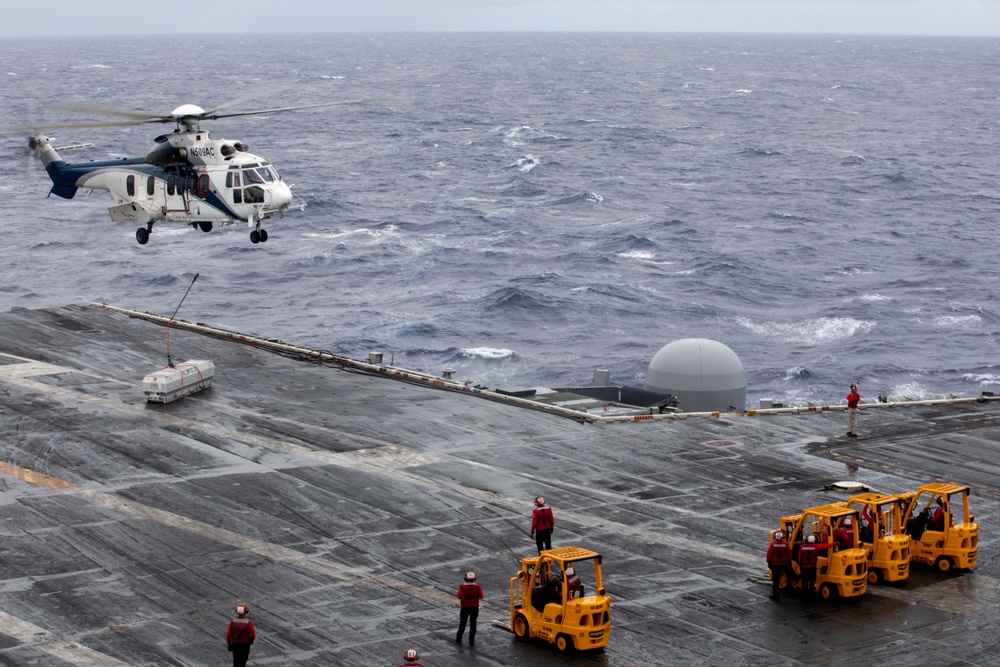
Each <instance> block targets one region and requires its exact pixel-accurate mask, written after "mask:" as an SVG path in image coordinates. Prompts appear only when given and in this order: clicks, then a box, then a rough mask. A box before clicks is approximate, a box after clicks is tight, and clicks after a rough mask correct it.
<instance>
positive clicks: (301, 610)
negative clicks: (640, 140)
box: [0, 307, 1000, 667]
mask: <svg viewBox="0 0 1000 667" xmlns="http://www.w3.org/2000/svg"><path fill="white" fill-rule="evenodd" d="M264 333H266V332H264ZM171 353H172V355H173V357H174V359H175V361H178V360H181V359H185V358H203V359H204V358H208V359H212V360H214V362H215V364H216V367H217V375H216V378H215V386H214V387H213V388H211V389H210V390H207V391H205V392H202V393H199V394H195V395H194V396H191V397H188V398H186V399H183V400H181V401H178V402H176V403H172V404H168V405H153V404H147V403H146V402H145V400H144V398H143V395H142V391H141V386H140V383H141V379H142V377H143V376H144V375H145V374H146V373H148V372H150V371H151V370H155V369H156V368H158V367H160V366H162V365H163V364H164V362H165V355H164V329H163V328H162V327H160V326H156V325H154V324H149V323H147V322H142V321H138V320H131V319H129V318H127V317H124V316H121V315H117V314H113V313H109V312H107V311H102V310H100V309H96V308H90V307H67V308H60V309H51V310H39V311H28V310H17V311H14V312H10V313H4V314H0V462H2V464H3V465H2V466H0V663H3V664H11V665H46V666H61V665H222V664H226V663H227V661H228V660H229V654H228V653H226V650H225V646H224V642H223V636H224V633H225V628H226V623H227V620H228V618H229V614H230V611H231V609H232V606H233V605H234V604H235V603H236V602H238V601H246V602H248V603H249V604H250V606H251V609H252V617H253V619H254V623H255V624H256V627H257V630H258V633H259V636H258V641H257V642H256V644H255V645H254V647H253V650H252V652H251V664H252V665H350V666H357V665H364V666H368V665H398V664H400V663H401V662H403V660H402V655H403V651H404V650H405V649H406V648H407V647H409V646H414V647H416V648H418V650H419V651H420V653H421V662H423V664H425V665H428V666H437V667H440V666H443V665H483V666H492V665H541V666H546V665H567V664H573V665H613V666H631V665H795V664H823V665H907V666H908V667H910V666H913V665H924V664H927V665H929V664H938V665H945V664H956V665H957V664H963V665H964V664H969V665H992V664H1000V650H998V646H997V644H998V638H1000V631H998V630H997V627H996V618H997V617H998V607H1000V596H998V590H997V589H998V585H997V584H998V579H997V577H998V568H997V558H996V557H995V549H996V539H995V537H994V535H995V522H994V519H993V517H994V515H995V514H996V508H997V505H998V498H1000V482H998V477H997V472H998V471H997V467H998V464H997V463H996V461H997V460H998V456H997V453H998V450H1000V447H998V440H1000V428H998V426H1000V407H998V406H997V404H995V403H989V404H965V405H957V406H930V407H914V408H905V409H904V408H901V409H891V410H885V409H883V410H877V411H876V410H872V411H865V410H862V412H861V415H860V431H861V437H860V438H858V439H857V440H856V441H855V440H848V439H847V438H846V437H844V436H843V434H844V432H845V431H846V415H844V414H843V413H842V412H837V413H807V414H802V415H777V416H771V415H768V416H764V415H760V416H752V417H751V416H739V415H731V416H727V415H723V416H721V417H720V418H717V419H687V420H682V421H666V422H652V421H646V422H639V423H633V424H628V423H626V424H606V425H594V424H580V423H577V422H575V421H572V420H568V419H563V418H559V417H555V416H552V415H547V414H543V413H540V412H535V411H531V410H525V409H521V408H517V407H512V406H508V405H501V404H497V403H494V402H490V401H486V400H483V399H481V398H478V397H476V396H474V395H469V394H462V393H452V392H443V391H437V390H434V389H431V388H428V387H419V386H412V385H408V384H404V383H401V382H396V381H393V380H390V379H386V378H381V377H373V376H367V375H363V374H358V373H352V372H347V371H344V370H338V369H335V368H324V367H317V366H313V365H309V364H305V363H302V362H298V361H294V360H291V359H286V358H283V357H280V356H276V355H273V354H269V353H267V352H263V351H260V350H255V349H252V348H248V347H244V346H240V345H236V344H233V343H228V342H225V341H221V340H217V339H211V338H206V337H202V336H198V335H195V334H191V333H187V332H177V331H175V332H172V333H171ZM937 479H943V480H950V481H956V482H961V483H967V484H969V485H971V486H972V487H973V489H974V491H973V494H974V495H973V497H972V500H971V502H972V507H973V510H974V512H975V515H976V518H977V520H979V521H980V523H981V529H980V557H979V563H980V564H979V566H978V567H977V568H976V569H975V570H974V571H972V572H970V573H959V574H950V575H944V574H940V573H937V572H934V571H931V570H928V569H924V568H922V567H920V566H916V567H915V569H914V573H913V575H912V576H911V578H910V580H909V581H908V582H907V583H906V584H905V585H902V586H898V587H871V588H870V589H869V590H870V591H871V592H870V593H869V594H868V595H867V596H866V597H865V598H864V599H861V600H858V601H846V602H845V601H834V602H820V601H816V602H813V603H811V604H807V603H805V602H804V601H802V600H799V599H797V598H794V597H787V598H784V599H782V601H781V602H780V603H775V602H773V601H771V600H770V599H768V597H767V596H768V594H769V592H770V589H769V586H768V585H767V584H766V583H765V582H764V581H762V579H761V577H762V575H764V574H765V566H764V560H763V552H764V549H765V547H766V538H767V529H768V528H770V527H772V526H773V525H774V524H775V523H776V522H777V519H778V517H779V516H780V515H781V514H788V513H792V512H794V511H796V510H799V509H802V508H804V507H807V506H814V505H819V504H822V503H825V502H829V501H831V500H834V499H838V498H841V497H843V495H842V494H838V493H834V492H831V491H823V487H824V486H825V485H827V484H829V483H831V482H834V481H842V480H855V481H860V482H863V483H865V484H868V485H870V486H872V487H874V488H876V489H879V490H882V491H888V492H895V491H901V490H906V489H915V488H916V487H917V486H918V485H919V484H922V483H924V482H927V481H932V480H937ZM537 494H542V495H544V496H545V497H546V498H547V499H548V501H549V503H550V504H551V505H552V506H553V507H554V510H555V515H556V521H557V526H556V531H555V533H554V536H553V544H554V545H555V546H559V545H569V544H575V545H579V546H583V547H586V548H589V549H594V550H596V551H599V552H601V553H602V554H603V555H604V568H605V584H606V586H607V589H608V591H609V593H610V594H611V595H612V596H613V599H614V602H613V608H612V622H613V627H612V635H611V641H610V644H609V646H608V648H607V650H606V652H604V653H600V654H595V655H587V654H577V655H572V656H569V657H565V656H561V655H559V654H557V653H556V652H555V651H554V649H549V648H547V647H545V646H542V645H540V644H537V643H532V642H520V641H517V640H515V638H514V637H513V635H510V634H507V633H505V632H503V631H502V630H500V629H497V628H495V627H491V626H490V624H489V621H490V619H504V620H506V618H507V607H506V598H507V590H508V578H509V577H510V576H511V575H513V574H514V573H515V572H516V570H517V568H518V564H519V559H520V558H521V557H522V556H528V555H533V554H534V553H535V549H534V543H533V541H532V540H531V539H530V538H529V536H528V528H529V517H530V512H531V502H532V499H533V498H534V496H535V495H537ZM469 569H473V570H475V571H476V572H477V574H478V575H479V582H480V583H481V584H482V585H483V587H484V589H485V591H486V597H487V599H486V602H485V606H484V608H483V611H482V613H481V615H480V629H479V636H478V638H477V643H476V646H475V648H470V647H469V646H468V645H467V644H463V645H461V646H458V645H456V644H455V643H454V633H455V628H456V625H457V620H458V608H457V601H456V599H455V597H454V595H455V591H456V589H457V587H458V585H459V583H460V582H461V575H462V573H464V572H465V571H466V570H469Z"/></svg>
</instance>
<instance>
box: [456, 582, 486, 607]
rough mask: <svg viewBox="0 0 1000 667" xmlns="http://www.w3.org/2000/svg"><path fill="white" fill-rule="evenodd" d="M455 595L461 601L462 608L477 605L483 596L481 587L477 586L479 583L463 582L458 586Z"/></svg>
mask: <svg viewBox="0 0 1000 667" xmlns="http://www.w3.org/2000/svg"><path fill="white" fill-rule="evenodd" d="M455 597H457V598H458V599H459V600H461V601H462V609H465V608H467V607H478V606H479V601H480V600H482V599H483V597H484V596H483V589H482V588H480V587H479V584H473V583H465V584H462V585H461V586H459V587H458V593H457V594H456V595H455Z"/></svg>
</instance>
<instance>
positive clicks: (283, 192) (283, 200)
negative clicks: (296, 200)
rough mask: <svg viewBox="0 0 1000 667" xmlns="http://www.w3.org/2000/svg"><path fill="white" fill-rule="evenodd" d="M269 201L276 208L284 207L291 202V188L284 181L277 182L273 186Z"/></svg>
mask: <svg viewBox="0 0 1000 667" xmlns="http://www.w3.org/2000/svg"><path fill="white" fill-rule="evenodd" d="M271 203H272V205H273V206H274V207H275V208H277V209H283V208H286V207H287V206H288V205H289V204H291V203H292V189H291V188H290V187H288V186H287V185H285V184H284V183H279V184H278V185H277V186H275V188H274V193H273V194H272V197H271Z"/></svg>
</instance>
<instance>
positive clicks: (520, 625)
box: [514, 614, 528, 639]
mask: <svg viewBox="0 0 1000 667" xmlns="http://www.w3.org/2000/svg"><path fill="white" fill-rule="evenodd" d="M514 634H515V635H517V636H518V637H519V638H521V639H524V638H525V637H527V636H528V619H526V618H525V617H524V616H522V615H521V614H518V615H517V616H515V617H514Z"/></svg>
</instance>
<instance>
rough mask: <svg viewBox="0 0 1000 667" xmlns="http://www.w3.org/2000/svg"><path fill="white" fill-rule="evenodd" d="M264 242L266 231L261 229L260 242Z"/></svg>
mask: <svg viewBox="0 0 1000 667" xmlns="http://www.w3.org/2000/svg"><path fill="white" fill-rule="evenodd" d="M266 241H267V230H266V229H262V230H260V242H261V243H264V242H266Z"/></svg>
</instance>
